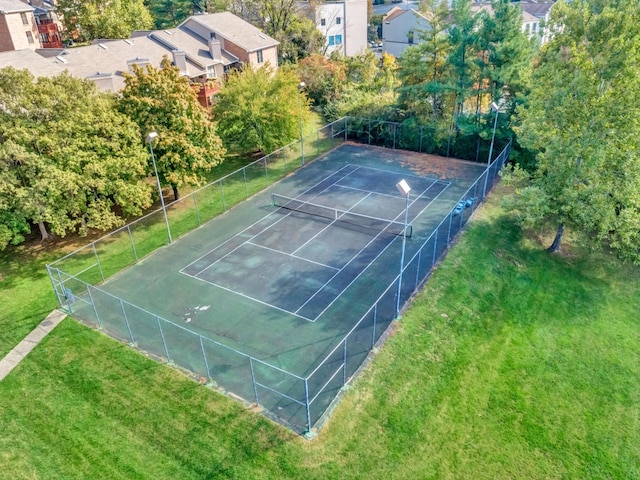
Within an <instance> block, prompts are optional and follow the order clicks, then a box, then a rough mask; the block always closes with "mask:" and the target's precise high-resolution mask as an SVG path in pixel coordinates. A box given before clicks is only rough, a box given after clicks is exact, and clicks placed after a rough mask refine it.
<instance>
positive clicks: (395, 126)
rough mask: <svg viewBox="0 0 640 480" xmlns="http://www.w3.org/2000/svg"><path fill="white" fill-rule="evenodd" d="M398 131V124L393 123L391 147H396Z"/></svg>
mask: <svg viewBox="0 0 640 480" xmlns="http://www.w3.org/2000/svg"><path fill="white" fill-rule="evenodd" d="M397 132H398V124H397V123H394V124H393V149H394V150H395V149H396V133H397Z"/></svg>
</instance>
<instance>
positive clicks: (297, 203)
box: [271, 193, 413, 237]
mask: <svg viewBox="0 0 640 480" xmlns="http://www.w3.org/2000/svg"><path fill="white" fill-rule="evenodd" d="M271 204H272V205H273V206H274V207H280V208H284V209H287V210H292V211H295V212H301V213H306V214H307V215H313V216H317V217H323V218H328V219H330V220H332V221H333V223H335V224H338V225H339V224H348V225H357V226H360V227H364V228H368V229H371V230H376V231H379V232H385V233H391V234H393V235H400V236H402V235H403V234H404V231H405V225H404V223H401V222H396V221H393V220H387V219H384V218H378V217H372V216H369V215H364V214H362V213H354V212H348V211H346V210H340V209H338V208H333V207H327V206H326V205H318V204H316V203H311V202H305V201H302V200H299V199H295V198H291V197H287V196H285V195H280V194H278V193H272V194H271ZM412 233H413V227H412V226H411V225H410V224H407V237H410V236H411V234H412Z"/></svg>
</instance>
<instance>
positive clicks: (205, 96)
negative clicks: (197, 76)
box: [191, 80, 220, 108]
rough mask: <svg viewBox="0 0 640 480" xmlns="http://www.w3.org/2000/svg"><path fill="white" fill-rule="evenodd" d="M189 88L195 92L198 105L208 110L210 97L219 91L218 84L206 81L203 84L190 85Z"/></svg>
mask: <svg viewBox="0 0 640 480" xmlns="http://www.w3.org/2000/svg"><path fill="white" fill-rule="evenodd" d="M191 88H193V89H194V90H195V92H196V95H197V96H198V102H200V105H202V106H203V107H205V108H209V107H210V106H211V103H212V101H211V99H212V97H213V96H214V95H215V94H216V93H218V92H219V91H220V84H219V83H218V82H214V81H211V80H208V81H207V82H205V83H204V84H198V83H196V84H192V85H191Z"/></svg>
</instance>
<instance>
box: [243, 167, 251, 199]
mask: <svg viewBox="0 0 640 480" xmlns="http://www.w3.org/2000/svg"><path fill="white" fill-rule="evenodd" d="M242 178H243V179H244V198H245V200H246V199H247V198H249V186H248V185H247V167H242Z"/></svg>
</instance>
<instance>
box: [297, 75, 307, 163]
mask: <svg viewBox="0 0 640 480" xmlns="http://www.w3.org/2000/svg"><path fill="white" fill-rule="evenodd" d="M304 87H306V84H305V83H304V82H300V83H299V84H298V120H299V122H300V153H301V155H302V165H304V136H303V135H302V89H303V88H304Z"/></svg>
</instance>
